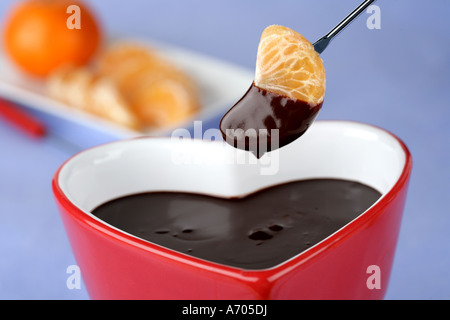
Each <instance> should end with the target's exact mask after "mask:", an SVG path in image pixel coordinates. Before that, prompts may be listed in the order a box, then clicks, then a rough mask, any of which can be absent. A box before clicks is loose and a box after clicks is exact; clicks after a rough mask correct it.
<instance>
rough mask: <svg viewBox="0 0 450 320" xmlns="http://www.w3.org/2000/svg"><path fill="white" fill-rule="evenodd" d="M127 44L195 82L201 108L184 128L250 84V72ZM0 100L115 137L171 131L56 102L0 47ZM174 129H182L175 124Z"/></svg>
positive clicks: (228, 103) (219, 109)
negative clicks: (137, 126)
mask: <svg viewBox="0 0 450 320" xmlns="http://www.w3.org/2000/svg"><path fill="white" fill-rule="evenodd" d="M127 40H130V39H127ZM130 41H134V42H136V41H138V42H140V43H143V44H146V45H149V47H151V48H153V49H154V50H156V51H157V52H159V53H160V54H161V55H162V57H164V58H165V59H167V60H169V61H171V62H172V63H174V64H175V65H177V66H178V67H180V68H182V69H183V70H185V71H186V72H187V73H188V74H189V75H190V76H191V77H192V78H193V79H194V81H196V83H197V85H198V86H199V89H200V99H201V102H202V109H201V111H200V112H199V113H197V114H196V115H194V117H193V118H192V119H188V120H187V121H186V123H185V125H186V126H190V124H192V122H193V121H194V120H203V121H207V120H208V119H211V118H213V117H217V116H218V115H219V114H223V113H224V112H226V110H228V109H229V108H230V107H232V105H233V104H234V103H235V102H237V101H238V99H239V98H241V97H242V96H243V95H244V94H245V92H246V90H247V89H248V88H249V87H250V85H251V83H252V81H253V76H254V73H253V70H249V69H246V68H242V67H240V66H236V65H234V64H231V63H228V62H225V61H221V60H219V59H215V58H213V57H209V56H206V55H203V54H200V53H196V52H193V51H189V50H186V49H183V48H179V47H175V46H170V45H167V44H162V43H157V42H153V41H147V40H142V39H132V40H130ZM0 97H3V98H5V99H7V100H10V101H13V102H16V103H18V104H21V105H24V106H26V107H28V108H31V109H35V110H37V111H40V112H44V113H48V114H51V115H53V116H56V117H59V118H62V119H65V120H68V121H71V122H76V123H78V124H82V125H83V126H88V127H92V128H93V129H95V130H100V131H104V132H106V133H108V134H113V135H114V136H117V137H123V138H127V137H133V136H142V135H164V134H167V133H168V132H170V131H171V130H173V129H174V128H164V129H158V130H151V131H147V132H138V131H133V130H129V129H125V128H123V127H120V126H118V125H116V124H114V123H112V122H110V121H107V120H105V119H102V118H99V117H97V116H94V115H91V114H88V113H86V112H83V111H80V110H77V109H74V108H71V107H69V106H68V105H66V104H64V103H61V102H59V101H56V100H54V99H52V98H50V97H48V96H47V95H46V91H45V86H44V84H43V82H42V81H39V80H35V79H30V78H29V77H27V76H25V75H23V73H21V72H20V71H18V69H17V68H16V67H15V66H14V65H13V64H12V63H11V62H10V60H9V59H8V57H7V56H6V55H5V52H4V50H3V49H2V48H0ZM178 127H184V126H183V124H179V125H178Z"/></svg>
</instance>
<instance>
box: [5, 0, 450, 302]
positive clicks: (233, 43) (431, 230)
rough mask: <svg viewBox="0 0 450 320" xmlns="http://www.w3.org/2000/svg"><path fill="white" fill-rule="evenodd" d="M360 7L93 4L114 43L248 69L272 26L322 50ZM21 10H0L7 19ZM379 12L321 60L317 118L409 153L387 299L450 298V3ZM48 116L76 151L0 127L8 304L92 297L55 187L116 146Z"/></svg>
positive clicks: (232, 2) (285, 2)
mask: <svg viewBox="0 0 450 320" xmlns="http://www.w3.org/2000/svg"><path fill="white" fill-rule="evenodd" d="M359 2H360V1H359V0H345V1H333V0H314V1H313V0H295V1H294V0H277V1H274V0H272V1H267V0H258V1H256V0H227V1H207V0H190V1H181V0H180V1H173V0H172V1H168V0H153V1H148V0H145V1H144V0H130V1H119V0H93V1H90V3H91V5H92V7H93V8H94V9H95V10H96V11H97V14H98V16H99V18H100V19H101V20H102V23H103V24H104V28H105V31H106V32H107V33H109V34H121V35H132V36H139V37H144V38H147V39H150V40H158V41H162V42H166V43H168V44H172V45H176V46H181V47H184V48H187V49H191V50H195V51H197V52H201V53H204V54H208V55H211V56H213V57H216V58H220V59H223V60H226V61H229V62H232V63H235V64H237V65H240V66H242V67H245V68H248V69H250V70H253V69H254V63H255V58H256V48H257V45H258V42H259V37H260V34H261V32H262V30H263V29H264V28H265V27H266V26H267V25H270V24H281V25H285V26H288V27H291V28H293V29H295V30H297V31H298V32H300V33H302V34H303V35H304V36H305V37H306V38H308V39H309V40H310V41H311V42H314V41H315V40H317V39H319V38H320V37H321V36H322V35H324V34H325V33H327V32H328V31H329V30H330V29H331V28H332V27H333V26H334V25H335V24H336V23H337V22H339V21H340V20H341V19H342V18H344V17H345V16H346V15H347V14H348V13H349V12H350V11H351V10H353V9H354V8H355V7H356V6H357V5H358V4H359ZM12 3H13V1H10V0H2V1H1V3H0V21H4V17H5V14H6V11H7V9H8V8H9V7H10V5H11V4H12ZM376 4H377V5H378V6H379V7H380V8H381V29H380V30H369V29H368V28H367V27H366V20H367V18H369V16H370V15H369V14H367V13H364V14H363V15H362V16H361V17H360V18H359V19H358V20H357V21H355V22H354V23H353V24H352V25H351V26H350V27H348V28H347V29H346V30H345V31H344V32H342V33H341V34H340V35H339V36H338V38H336V39H335V40H334V41H332V43H331V44H330V46H329V47H328V49H327V50H326V51H325V52H324V53H323V54H322V58H323V60H324V63H325V68H326V71H327V94H326V100H325V104H324V107H323V109H322V111H321V113H320V115H319V119H348V120H357V121H362V122H366V123H370V124H374V125H378V126H380V127H382V128H385V129H387V130H389V131H391V132H392V133H394V134H396V135H397V136H399V137H400V138H401V139H402V140H404V141H405V143H406V144H407V145H408V147H409V149H410V151H411V153H412V155H413V159H414V168H413V173H412V177H411V183H410V188H409V195H408V200H407V204H406V208H405V212H404V219H403V223H402V228H401V233H400V238H399V243H398V247H397V252H396V257H395V262H394V268H393V272H392V275H391V280H390V284H389V288H388V292H387V295H386V299H449V298H450V272H449V270H450V236H449V234H450V232H449V230H450V216H449V205H448V203H447V200H448V199H447V197H449V196H450V192H449V191H450V170H449V157H450V147H449V145H450V142H449V141H450V126H449V120H450V106H449V102H450V90H449V89H450V88H449V84H450V81H449V80H450V75H449V72H450V2H449V1H448V0H432V1H418V0H397V1H387V0H379V1H377V2H376ZM0 72H1V70H0ZM246 89H247V88H243V93H244V91H245V90H246ZM227 107H229V106H224V108H227ZM38 116H39V117H41V118H42V120H43V121H45V122H46V124H47V125H48V126H49V127H50V128H51V129H52V130H53V131H54V132H55V133H57V134H58V135H60V136H63V137H65V138H66V139H68V140H70V141H71V142H72V143H73V144H74V145H78V147H77V146H74V147H73V148H66V147H62V145H59V144H58V143H57V142H56V141H55V140H52V139H51V138H48V139H44V140H42V141H36V140H32V139H29V138H28V137H26V136H25V135H23V134H22V133H20V132H17V131H15V130H14V129H13V128H12V127H10V126H9V125H8V124H7V123H5V122H4V121H3V120H1V119H0V256H1V260H0V298H1V299H88V295H87V293H86V291H85V288H84V286H82V287H81V289H79V290H77V289H74V290H69V289H68V288H67V286H66V280H67V277H68V274H67V273H66V269H67V267H68V266H69V265H73V264H76V262H75V260H74V258H73V256H72V252H71V250H70V245H69V243H68V241H67V238H66V235H65V232H64V229H63V227H62V224H61V221H60V218H59V214H58V212H57V209H56V206H55V204H54V201H53V197H52V193H51V179H52V176H53V174H54V173H55V171H56V170H57V168H58V167H59V166H60V165H61V164H62V162H63V161H65V160H66V159H67V158H68V157H69V156H71V155H72V154H73V153H75V152H76V151H78V150H79V149H82V148H85V147H89V146H92V145H96V144H99V143H102V142H107V141H111V140H114V139H116V137H114V136H107V135H105V134H102V133H100V132H96V131H93V130H92V129H88V128H84V127H81V126H79V125H74V124H71V123H65V122H64V121H61V120H59V119H56V118H53V117H51V116H48V115H43V114H38ZM219 117H220V115H218V118H217V119H215V120H214V121H212V122H211V123H210V124H209V125H210V126H217V121H218V119H219ZM204 127H206V126H204ZM65 146H67V145H66V144H65Z"/></svg>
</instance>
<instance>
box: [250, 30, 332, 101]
mask: <svg viewBox="0 0 450 320" xmlns="http://www.w3.org/2000/svg"><path fill="white" fill-rule="evenodd" d="M255 85H256V86H257V87H259V88H262V89H265V90H268V91H270V92H273V93H276V94H280V95H283V96H287V97H289V98H295V99H298V100H301V101H305V102H308V103H309V104H311V105H318V104H320V103H322V101H323V99H324V96H325V87H326V76H325V68H324V65H323V62H322V59H321V58H320V55H319V54H318V53H317V52H316V51H315V50H314V47H313V45H312V44H311V43H310V42H309V41H308V40H306V39H305V38H304V37H303V36H302V35H301V34H300V33H298V32H296V31H294V30H292V29H290V28H287V27H284V26H278V25H272V26H269V27H267V28H266V29H265V30H264V31H263V33H262V35H261V40H260V43H259V46H258V52H257V58H256V70H255Z"/></svg>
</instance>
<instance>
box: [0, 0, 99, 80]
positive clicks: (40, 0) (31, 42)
mask: <svg viewBox="0 0 450 320" xmlns="http://www.w3.org/2000/svg"><path fill="white" fill-rule="evenodd" d="M70 6H72V7H70ZM73 6H76V7H73ZM69 7H70V8H75V9H78V13H79V16H78V17H79V21H78V27H77V28H71V27H70V26H69V23H68V21H69V20H70V19H71V16H72V12H73V13H75V11H72V12H71V10H70V9H69ZM72 18H73V16H72ZM101 41H102V32H101V28H100V24H99V22H98V21H97V18H96V17H95V16H94V14H93V12H92V11H91V10H90V9H89V8H88V7H87V6H86V5H85V4H84V3H82V2H81V1H79V0H26V1H22V2H20V3H19V4H18V5H16V6H15V7H14V8H12V10H11V12H10V13H9V15H8V17H7V22H6V25H5V28H4V34H3V46H4V48H5V51H6V52H7V53H8V55H9V56H10V58H11V60H12V61H13V62H15V64H17V65H18V66H19V67H20V68H21V69H22V70H24V71H26V72H27V73H28V74H31V75H34V76H38V77H46V76H48V75H49V74H51V73H52V72H53V71H54V70H56V69H58V68H59V67H61V66H63V65H65V64H71V65H74V66H80V65H85V64H87V63H88V62H89V60H90V59H91V58H92V57H93V55H94V54H95V53H96V51H97V50H98V48H99V46H100V44H101Z"/></svg>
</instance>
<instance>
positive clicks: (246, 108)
mask: <svg viewBox="0 0 450 320" xmlns="http://www.w3.org/2000/svg"><path fill="white" fill-rule="evenodd" d="M321 107H322V103H320V104H318V105H314V106H312V105H310V104H308V103H307V102H304V101H300V100H297V99H292V98H288V97H285V96H282V95H279V94H275V93H271V92H270V91H267V90H265V89H261V88H259V87H257V86H255V84H252V85H251V87H250V89H249V90H248V91H247V93H246V94H245V95H244V96H243V97H242V98H241V100H239V101H238V102H237V103H236V104H235V105H234V106H233V107H232V108H231V109H230V110H229V111H228V112H227V113H226V114H225V115H224V116H223V118H222V120H221V122H220V131H221V133H222V136H223V138H224V140H226V141H227V143H228V144H230V145H232V146H234V147H235V148H239V149H243V150H247V151H251V152H253V153H254V154H255V155H256V156H257V157H258V158H259V157H261V156H262V155H264V153H265V152H269V151H272V150H275V149H277V148H281V147H283V146H285V145H287V144H289V143H291V142H292V141H294V140H296V139H297V138H299V137H300V136H302V135H303V134H304V133H305V132H306V130H308V128H309V127H310V126H311V124H312V123H313V121H314V120H315V118H316V116H317V114H318V113H319V111H320V109H321ZM276 130H278V131H276Z"/></svg>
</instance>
